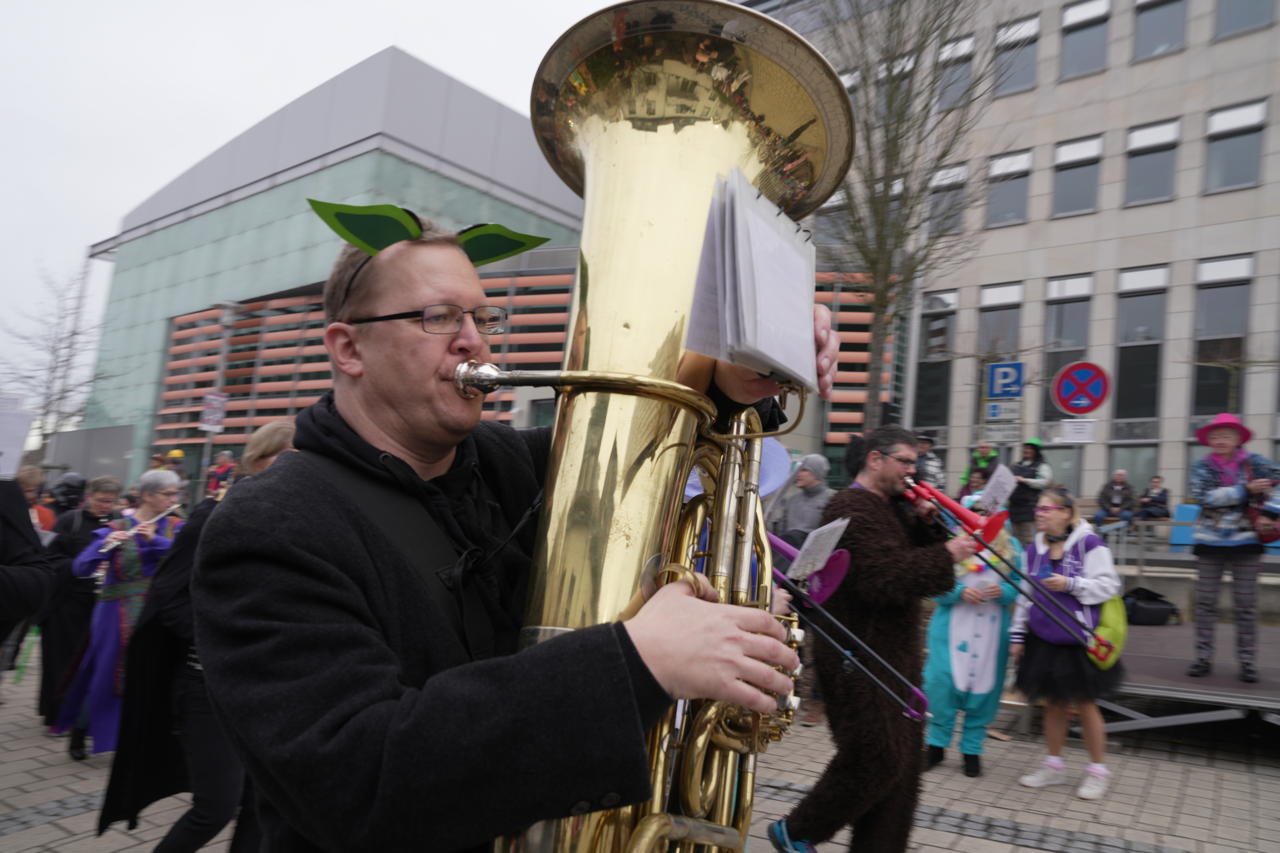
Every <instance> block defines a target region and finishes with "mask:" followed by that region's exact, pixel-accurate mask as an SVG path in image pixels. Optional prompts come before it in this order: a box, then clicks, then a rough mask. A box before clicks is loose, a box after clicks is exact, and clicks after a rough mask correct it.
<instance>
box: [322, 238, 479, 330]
mask: <svg viewBox="0 0 1280 853" xmlns="http://www.w3.org/2000/svg"><path fill="white" fill-rule="evenodd" d="M404 242H406V243H416V244H418V245H421V246H439V245H444V246H458V247H459V248H461V246H462V244H461V243H459V242H458V235H457V234H456V233H454V232H453V231H448V230H445V229H443V228H440V227H439V226H437V225H436V224H435V223H434V222H432V221H431V220H429V219H424V220H422V236H421V237H418V238H417V239H415V240H405V241H404ZM370 261H376V257H374V256H370V255H369V254H368V253H367V252H365V251H364V250H363V249H358V248H356V247H355V246H352V245H350V244H347V245H345V246H343V247H342V251H341V252H339V253H338V258H337V260H335V261H334V262H333V269H332V270H331V271H330V272H329V280H328V281H326V282H325V283H324V321H325V323H336V322H339V321H343V320H346V319H347V318H348V317H350V316H351V315H353V314H355V313H356V312H355V309H356V308H358V307H359V306H360V305H361V304H362V303H363V302H365V300H366V299H367V297H368V296H369V294H371V293H373V286H374V282H375V281H376V277H374V278H371V277H372V276H374V271H373V269H371V268H372V267H373V266H374V264H373V263H369V262H370ZM357 285H359V286H357Z"/></svg>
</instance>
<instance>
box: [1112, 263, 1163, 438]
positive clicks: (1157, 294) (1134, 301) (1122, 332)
mask: <svg viewBox="0 0 1280 853" xmlns="http://www.w3.org/2000/svg"><path fill="white" fill-rule="evenodd" d="M1168 274H1169V268H1168V267H1164V266H1161V267H1147V268H1144V269H1134V270H1122V271H1121V272H1120V280H1119V290H1120V292H1121V293H1122V294H1125V293H1126V292H1129V295H1121V297H1120V298H1119V299H1118V300H1117V303H1118V322H1117V324H1116V326H1117V328H1116V331H1117V335H1116V345H1117V350H1116V396H1115V400H1116V404H1115V411H1114V417H1115V419H1116V420H1117V421H1124V420H1131V421H1132V420H1144V421H1148V422H1149V423H1151V424H1154V423H1155V419H1156V417H1157V416H1158V413H1159V403H1160V398H1159V392H1160V347H1161V343H1160V342H1161V341H1162V340H1163V338H1164V314H1165V292H1164V289H1163V288H1164V287H1166V286H1167V284H1168ZM1140 287H1141V288H1151V287H1158V288H1160V289H1158V290H1146V291H1143V292H1132V291H1135V290H1136V289H1137V288H1140ZM1120 434H1121V429H1120V427H1119V425H1117V426H1116V435H1117V436H1119V435H1120ZM1132 434H1133V433H1128V435H1132Z"/></svg>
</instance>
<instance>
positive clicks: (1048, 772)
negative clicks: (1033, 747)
mask: <svg viewBox="0 0 1280 853" xmlns="http://www.w3.org/2000/svg"><path fill="white" fill-rule="evenodd" d="M1018 784H1019V785H1024V786H1026V787H1028V788H1046V787H1048V786H1049V785H1065V784H1067V772H1066V771H1065V770H1059V769H1058V768H1056V767H1050V766H1049V765H1048V764H1041V765H1040V766H1039V767H1037V768H1036V769H1035V770H1034V771H1033V772H1031V773H1028V774H1027V775H1026V776H1023V777H1022V778H1021V779H1019V780H1018Z"/></svg>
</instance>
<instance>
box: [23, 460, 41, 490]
mask: <svg viewBox="0 0 1280 853" xmlns="http://www.w3.org/2000/svg"><path fill="white" fill-rule="evenodd" d="M17 480H18V485H20V486H22V487H23V488H24V489H34V488H37V487H39V486H40V485H41V484H42V483H43V482H44V472H43V471H41V470H40V469H39V468H37V467H36V466H35V465H23V466H22V467H21V468H19V469H18V476H17Z"/></svg>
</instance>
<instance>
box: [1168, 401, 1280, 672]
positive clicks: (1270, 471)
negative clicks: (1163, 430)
mask: <svg viewBox="0 0 1280 853" xmlns="http://www.w3.org/2000/svg"><path fill="white" fill-rule="evenodd" d="M1196 438H1198V439H1199V440H1200V443H1201V444H1203V445H1205V446H1207V447H1209V448H1210V450H1212V452H1211V453H1210V454H1209V455H1208V456H1206V457H1204V458H1203V459H1201V460H1200V461H1199V462H1197V463H1196V464H1195V465H1194V466H1193V467H1192V469H1191V500H1192V501H1193V502H1194V503H1197V504H1199V505H1200V517H1199V519H1198V520H1197V521H1196V530H1195V548H1194V550H1195V554H1196V573H1197V578H1196V660H1195V662H1194V663H1193V664H1191V666H1190V668H1188V669H1187V675H1189V676H1192V677H1193V678H1199V677H1202V676H1205V675H1208V674H1209V673H1210V672H1211V671H1212V669H1213V630H1214V627H1215V624H1216V623H1217V620H1218V585H1219V582H1220V581H1221V580H1222V575H1223V572H1224V571H1230V572H1231V581H1232V583H1231V588H1232V592H1233V597H1234V598H1235V623H1236V655H1237V656H1238V657H1239V659H1240V680H1241V681H1245V682H1250V683H1252V682H1255V681H1257V680H1258V666H1257V649H1258V644H1257V637H1256V629H1255V626H1256V624H1257V618H1258V572H1259V570H1261V568H1262V543H1261V542H1260V541H1258V534H1257V533H1256V532H1255V530H1254V527H1253V525H1252V524H1251V523H1250V521H1249V517H1248V515H1247V514H1246V512H1245V510H1246V509H1247V508H1248V505H1249V504H1250V503H1251V502H1254V503H1258V502H1261V510H1262V521H1261V522H1260V524H1262V525H1265V526H1270V527H1274V526H1275V525H1276V519H1277V518H1280V489H1278V488H1276V487H1277V484H1280V468H1277V467H1276V465H1275V463H1274V462H1272V461H1271V460H1269V459H1267V458H1266V457H1264V456H1259V455H1258V454H1256V453H1250V452H1249V451H1247V450H1245V449H1244V448H1243V447H1242V446H1241V445H1243V444H1244V443H1245V442H1246V441H1248V440H1249V439H1251V438H1253V433H1252V432H1250V431H1249V428H1248V427H1246V426H1245V425H1244V424H1242V423H1241V422H1240V419H1239V418H1237V417H1236V416H1235V415H1229V414H1226V413H1223V414H1220V415H1217V416H1216V417H1214V419H1213V420H1212V421H1211V422H1210V423H1208V424H1206V425H1205V426H1203V427H1201V428H1200V429H1198V430H1197V431H1196Z"/></svg>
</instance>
